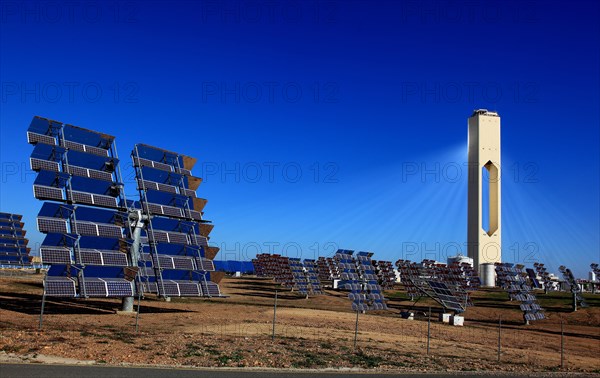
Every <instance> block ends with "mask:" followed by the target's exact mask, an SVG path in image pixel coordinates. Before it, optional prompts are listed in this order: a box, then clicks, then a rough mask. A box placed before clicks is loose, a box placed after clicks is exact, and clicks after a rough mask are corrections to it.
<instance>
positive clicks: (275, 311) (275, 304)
mask: <svg viewBox="0 0 600 378" xmlns="http://www.w3.org/2000/svg"><path fill="white" fill-rule="evenodd" d="M276 320H277V290H275V303H274V304H273V334H272V335H271V339H272V340H273V341H275V322H276Z"/></svg>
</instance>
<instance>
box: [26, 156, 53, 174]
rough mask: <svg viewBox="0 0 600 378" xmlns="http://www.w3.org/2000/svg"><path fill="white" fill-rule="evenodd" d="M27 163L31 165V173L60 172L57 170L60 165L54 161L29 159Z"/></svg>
mask: <svg viewBox="0 0 600 378" xmlns="http://www.w3.org/2000/svg"><path fill="white" fill-rule="evenodd" d="M29 163H30V165H31V170H32V171H40V170H45V171H51V172H59V171H60V168H59V167H60V165H59V164H58V163H57V162H55V161H50V160H43V159H36V158H30V159H29Z"/></svg>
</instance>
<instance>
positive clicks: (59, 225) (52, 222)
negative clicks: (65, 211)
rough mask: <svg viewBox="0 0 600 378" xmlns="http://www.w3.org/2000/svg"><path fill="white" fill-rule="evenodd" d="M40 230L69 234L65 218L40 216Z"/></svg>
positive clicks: (38, 220) (38, 221)
mask: <svg viewBox="0 0 600 378" xmlns="http://www.w3.org/2000/svg"><path fill="white" fill-rule="evenodd" d="M37 224H38V230H39V231H40V232H43V233H57V234H67V233H68V230H67V222H66V220H65V219H57V218H47V217H38V218H37Z"/></svg>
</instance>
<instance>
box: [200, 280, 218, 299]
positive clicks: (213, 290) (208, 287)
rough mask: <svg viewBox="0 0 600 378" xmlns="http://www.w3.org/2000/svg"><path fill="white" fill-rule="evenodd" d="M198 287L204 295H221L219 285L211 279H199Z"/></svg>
mask: <svg viewBox="0 0 600 378" xmlns="http://www.w3.org/2000/svg"><path fill="white" fill-rule="evenodd" d="M200 287H201V289H202V292H203V293H204V295H205V296H206V295H208V296H211V297H220V296H221V289H220V288H219V285H217V284H216V283H214V282H212V281H208V282H204V281H200Z"/></svg>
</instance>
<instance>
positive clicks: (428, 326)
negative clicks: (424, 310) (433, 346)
mask: <svg viewBox="0 0 600 378" xmlns="http://www.w3.org/2000/svg"><path fill="white" fill-rule="evenodd" d="M430 339H431V306H430V307H429V316H428V317H427V354H429V340H430Z"/></svg>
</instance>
